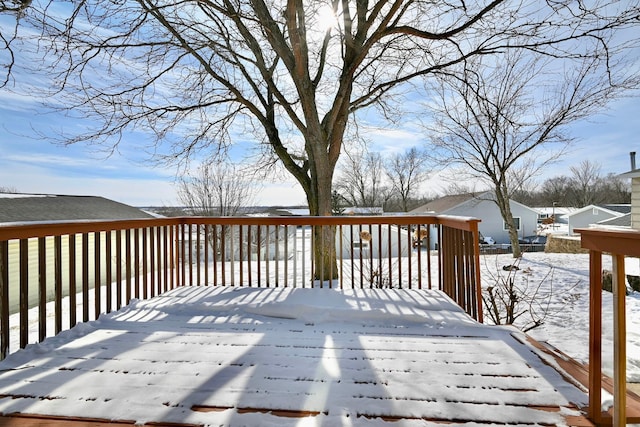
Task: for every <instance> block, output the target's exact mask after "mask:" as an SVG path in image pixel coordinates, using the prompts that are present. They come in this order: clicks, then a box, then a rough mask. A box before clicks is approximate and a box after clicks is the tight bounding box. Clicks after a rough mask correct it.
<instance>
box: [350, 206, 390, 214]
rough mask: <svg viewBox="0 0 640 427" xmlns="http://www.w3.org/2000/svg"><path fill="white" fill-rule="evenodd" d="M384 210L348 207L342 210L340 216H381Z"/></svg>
mask: <svg viewBox="0 0 640 427" xmlns="http://www.w3.org/2000/svg"><path fill="white" fill-rule="evenodd" d="M382 214H384V209H383V208H382V207H381V206H350V207H346V208H344V211H343V212H342V215H382Z"/></svg>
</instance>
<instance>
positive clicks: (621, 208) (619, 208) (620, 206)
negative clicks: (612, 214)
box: [599, 203, 631, 214]
mask: <svg viewBox="0 0 640 427" xmlns="http://www.w3.org/2000/svg"><path fill="white" fill-rule="evenodd" d="M599 206H600V207H603V208H607V209H609V210H612V211H616V212H620V213H622V214H628V213H630V212H631V204H630V203H612V204H606V205H599Z"/></svg>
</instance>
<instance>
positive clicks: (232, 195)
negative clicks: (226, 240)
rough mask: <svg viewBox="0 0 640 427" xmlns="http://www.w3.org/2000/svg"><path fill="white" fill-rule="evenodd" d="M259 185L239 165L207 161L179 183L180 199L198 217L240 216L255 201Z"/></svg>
mask: <svg viewBox="0 0 640 427" xmlns="http://www.w3.org/2000/svg"><path fill="white" fill-rule="evenodd" d="M254 191H255V183H254V182H252V181H251V180H250V179H249V175H248V174H247V173H245V172H243V170H242V169H241V168H239V167H238V166H237V165H234V164H230V163H221V164H220V163H217V162H216V163H212V162H203V163H202V164H201V165H200V166H199V167H198V168H197V169H196V171H195V172H193V173H187V174H186V175H184V176H183V177H182V178H181V179H180V182H179V187H178V199H179V200H180V202H181V203H182V204H183V205H184V206H185V207H186V208H187V209H189V211H190V213H191V214H193V215H198V216H237V215H238V214H240V213H242V211H241V209H242V208H246V207H247V206H250V205H251V204H252V202H253V196H254Z"/></svg>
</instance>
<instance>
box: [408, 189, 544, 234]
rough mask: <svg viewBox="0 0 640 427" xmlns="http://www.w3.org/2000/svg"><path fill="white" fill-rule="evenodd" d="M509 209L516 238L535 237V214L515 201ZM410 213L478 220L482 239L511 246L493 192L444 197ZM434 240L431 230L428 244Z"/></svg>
mask: <svg viewBox="0 0 640 427" xmlns="http://www.w3.org/2000/svg"><path fill="white" fill-rule="evenodd" d="M510 206H511V212H512V214H513V218H514V221H515V223H516V226H517V228H518V234H519V235H520V236H529V235H534V234H536V230H537V227H538V215H539V213H538V211H537V210H536V209H533V208H530V207H528V206H525V205H523V204H522V203H518V202H516V201H514V200H511V201H510ZM409 213H410V214H412V215H419V214H436V215H457V216H463V217H473V218H478V219H480V220H481V222H480V224H479V229H480V233H482V235H483V236H490V237H492V238H493V239H494V240H495V242H496V243H498V244H509V243H510V240H509V232H508V229H507V224H506V223H505V222H504V220H503V219H502V215H501V214H500V209H499V208H498V205H497V204H496V202H495V195H494V193H493V192H492V191H486V192H484V193H479V194H456V195H451V196H444V197H441V198H439V199H436V200H433V201H431V202H429V203H427V204H426V205H423V206H421V207H419V208H417V209H414V210H413V211H411V212H409ZM436 240H437V236H434V234H433V229H432V235H431V241H432V242H435V241H436ZM432 246H433V245H432Z"/></svg>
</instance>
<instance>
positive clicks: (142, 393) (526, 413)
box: [0, 290, 584, 427]
mask: <svg viewBox="0 0 640 427" xmlns="http://www.w3.org/2000/svg"><path fill="white" fill-rule="evenodd" d="M181 292H182V291H181ZM212 292H214V293H215V292H224V291H212ZM255 292H272V291H270V290H269V291H267V290H256V291H255ZM279 292H282V291H281V290H280V291H279ZM422 292H423V294H424V291H422ZM199 294H200V295H201V298H207V297H206V295H204V296H203V293H202V290H199ZM415 295H418V294H415ZM415 295H412V298H413V299H415ZM214 296H215V295H214ZM211 298H213V297H211ZM351 298H353V297H352V296H351ZM179 301H180V298H176V299H175V300H174V301H172V300H171V299H170V298H166V297H165V299H164V300H162V302H158V300H156V301H155V302H152V303H150V304H152V306H151V307H150V306H143V307H144V310H147V311H146V312H144V310H143V312H140V313H136V312H132V313H128V312H127V313H124V314H119V315H117V316H115V317H114V318H113V319H110V320H109V321H101V322H97V323H96V324H95V325H93V326H94V327H95V328H93V329H87V332H86V333H84V334H79V336H77V337H76V338H75V339H72V340H67V341H62V344H61V345H59V346H57V347H55V351H54V350H51V351H48V352H42V354H41V355H39V356H38V354H37V352H36V354H35V355H34V357H33V358H31V359H28V360H27V361H24V363H22V364H19V365H17V366H14V367H13V369H8V370H6V371H4V372H0V410H2V411H3V412H4V414H5V416H4V417H1V418H0V426H5V425H6V426H16V427H23V426H39V427H44V426H47V427H49V426H50V427H58V426H60V425H68V426H76V425H77V426H79V427H86V426H96V427H102V426H106V425H129V424H133V423H135V422H138V423H142V424H144V425H149V426H152V425H158V426H174V425H201V424H204V423H208V422H210V423H212V424H216V425H227V424H228V423H232V422H237V423H244V424H246V425H261V423H260V422H259V421H256V420H260V419H263V420H268V421H269V422H271V423H274V424H277V425H282V426H286V425H295V424H296V423H297V421H296V420H297V419H299V418H303V417H307V418H310V419H317V420H318V423H319V424H322V425H342V422H343V421H345V420H346V419H348V418H351V419H362V420H367V419H371V420H375V419H377V420H387V421H388V422H389V423H393V422H396V421H398V420H404V421H403V423H404V425H419V424H420V423H422V422H424V421H430V422H433V423H440V424H442V425H446V424H448V423H451V422H458V423H463V422H477V423H496V422H499V420H501V419H510V420H512V422H515V423H518V422H521V423H538V424H539V425H553V424H555V423H556V422H557V421H558V420H559V419H562V418H559V417H562V415H560V413H561V412H563V413H566V412H567V411H569V410H573V412H574V413H575V416H574V418H573V420H574V421H572V422H576V423H578V422H583V421H580V420H581V414H580V412H579V410H578V409H577V408H576V406H575V403H574V402H571V401H570V400H567V398H568V396H567V395H565V394H564V392H565V391H566V390H563V391H558V388H559V387H557V384H556V383H554V381H558V379H559V378H560V376H559V375H558V373H557V372H555V371H552V370H551V369H549V367H548V366H546V365H544V364H543V363H542V362H541V361H540V363H537V362H535V360H534V361H533V362H534V363H532V360H533V359H531V354H532V352H535V351H539V349H537V348H536V347H535V346H532V345H531V343H528V342H526V340H518V339H515V338H514V337H513V336H512V333H513V331H512V330H510V329H507V328H493V329H492V328H491V327H486V326H484V325H479V324H475V323H474V322H472V321H467V320H465V319H464V318H463V317H461V315H460V313H458V312H453V313H447V312H446V311H442V310H440V309H439V310H438V312H437V313H435V312H434V313H433V316H434V319H433V320H434V322H433V325H431V324H430V323H429V322H430V320H427V321H426V323H419V322H416V323H415V324H411V323H403V322H400V323H398V324H395V323H393V322H394V321H395V320H394V318H393V317H389V318H385V319H384V321H381V320H380V319H377V318H374V317H372V318H368V317H363V319H362V320H356V321H353V319H351V323H341V322H336V321H333V320H332V319H331V317H330V316H329V317H328V321H327V320H326V319H325V318H324V316H319V317H318V320H313V319H312V320H309V319H285V318H282V317H278V316H279V315H280V314H281V313H280V314H278V313H271V312H269V313H268V314H269V317H267V318H265V317H260V318H259V319H260V320H259V321H256V319H253V320H251V319H248V318H247V317H246V316H248V315H247V314H246V313H243V315H242V316H244V317H242V316H240V317H239V318H238V319H235V320H231V318H230V317H229V313H226V312H221V313H218V315H213V314H210V315H208V316H206V315H204V313H205V312H206V311H207V310H204V311H203V312H198V313H194V314H193V315H189V316H188V317H180V316H184V315H185V314H186V313H185V312H183V311H181V310H178V309H177V308H179V304H180V303H179ZM205 302H207V303H209V302H210V301H209V300H206V301H205ZM153 304H157V306H153ZM393 304H396V307H395V308H394V310H395V309H398V308H399V307H400V306H402V305H403V304H404V302H398V301H395V302H393ZM411 304H414V305H415V307H423V306H425V305H427V304H428V301H426V300H425V301H424V302H423V301H418V302H417V304H416V303H414V302H411ZM411 304H409V305H407V306H406V307H409V308H411V307H414V305H411ZM203 306H204V304H203V305H201V306H199V307H200V309H202V307H203ZM194 307H198V306H197V305H196V306H194ZM252 307H253V306H252ZM406 307H405V308H406ZM252 309H253V308H252ZM411 309H412V308H411ZM163 310H165V311H163ZM270 310H271V308H270ZM414 311H416V310H414ZM153 313H155V314H153ZM159 313H161V314H159ZM176 313H179V314H180V315H176ZM212 313H215V310H212ZM264 314H265V312H264V311H263V312H261V314H260V316H263V315H264ZM154 316H155V317H154ZM440 316H444V317H445V318H447V319H448V322H449V324H448V325H447V327H444V325H445V324H446V323H447V322H443V321H442V320H441V318H440ZM447 316H449V317H447ZM400 318H401V317H398V319H400ZM195 319H198V321H195ZM265 319H267V320H265ZM243 322H244V323H243ZM456 322H459V323H456ZM456 325H458V326H456ZM169 349H170V351H169ZM0 368H2V367H1V366H0ZM560 381H561V379H560ZM566 387H567V389H568V388H570V387H573V386H571V385H567V386H566ZM150 397H153V399H152V401H153V402H155V403H154V407H153V408H149V407H144V406H145V405H148V404H149V399H150ZM63 402H66V403H68V402H77V403H78V404H77V405H68V404H67V405H64V406H65V410H64V411H62V410H61V407H62V406H63V405H62V403H63ZM123 407H127V408H129V409H130V410H129V411H127V412H124V413H125V414H126V416H125V415H122V416H120V417H119V418H122V419H121V420H119V421H110V420H111V418H113V417H112V415H113V414H119V413H122V408H123ZM487 408H496V410H488V409H487ZM331 417H334V418H331ZM72 420H75V422H74V423H73V424H71V421H72ZM141 420H142V421H141ZM338 422H339V424H338ZM412 423H413V424H412ZM390 425H392V424H390ZM575 425H584V424H575Z"/></svg>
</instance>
